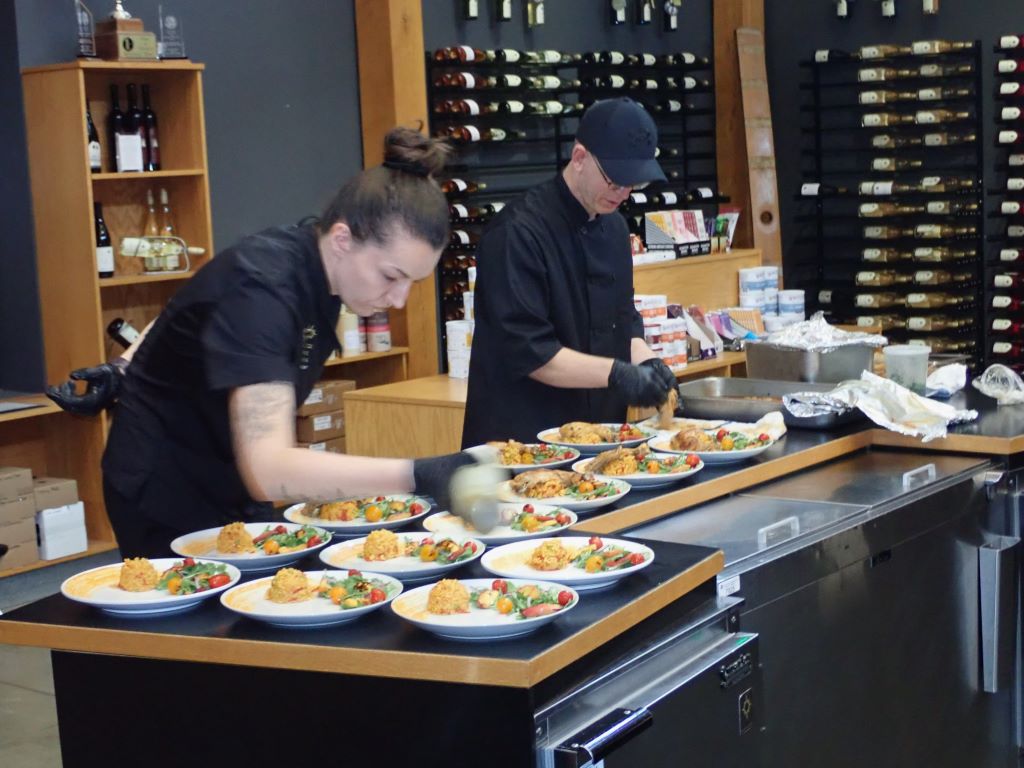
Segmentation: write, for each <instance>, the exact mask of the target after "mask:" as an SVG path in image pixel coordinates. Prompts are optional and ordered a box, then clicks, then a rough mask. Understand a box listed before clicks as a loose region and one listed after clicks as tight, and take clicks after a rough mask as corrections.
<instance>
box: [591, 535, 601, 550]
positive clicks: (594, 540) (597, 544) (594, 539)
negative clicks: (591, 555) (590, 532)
mask: <svg viewBox="0 0 1024 768" xmlns="http://www.w3.org/2000/svg"><path fill="white" fill-rule="evenodd" d="M587 543H588V544H590V546H592V547H593V548H594V549H600V548H601V547H603V546H604V542H603V541H601V537H600V536H591V537H590V541H589V542H587Z"/></svg>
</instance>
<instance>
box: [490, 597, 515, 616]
mask: <svg viewBox="0 0 1024 768" xmlns="http://www.w3.org/2000/svg"><path fill="white" fill-rule="evenodd" d="M495 607H497V609H498V613H512V609H513V608H515V605H514V604H513V603H512V600H511V599H509V598H507V597H500V598H498V602H497V603H495Z"/></svg>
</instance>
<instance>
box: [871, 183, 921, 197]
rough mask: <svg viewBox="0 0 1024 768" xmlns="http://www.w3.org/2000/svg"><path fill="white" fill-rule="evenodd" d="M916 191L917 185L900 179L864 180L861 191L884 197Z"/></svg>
mask: <svg viewBox="0 0 1024 768" xmlns="http://www.w3.org/2000/svg"><path fill="white" fill-rule="evenodd" d="M916 191H917V187H916V186H915V185H913V184H905V183H903V182H899V181H862V182H861V183H860V193H861V194H862V195H873V196H877V197H882V196H887V195H902V194H907V193H909V192H916Z"/></svg>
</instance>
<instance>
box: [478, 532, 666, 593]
mask: <svg viewBox="0 0 1024 768" xmlns="http://www.w3.org/2000/svg"><path fill="white" fill-rule="evenodd" d="M653 562H654V550H653V549H651V548H650V547H647V546H644V545H643V544H639V543H637V542H635V541H625V540H623V539H609V538H603V537H600V536H590V537H589V538H588V537H586V536H563V537H560V538H550V539H535V540H534V541H517V542H515V543H513V544H504V545H502V546H500V547H495V548H494V549H492V550H489V551H488V552H487V554H485V555H484V556H483V559H482V560H481V561H480V564H481V565H483V567H484V568H485V569H487V571H489V572H490V573H493V574H494V575H495V576H502V577H504V578H506V579H519V580H522V579H536V578H544V579H551V580H552V581H557V582H558V583H559V584H568V585H569V586H570V587H573V588H574V589H578V590H585V589H599V588H601V587H607V586H608V585H610V584H614V583H615V582H616V581H618V580H619V579H622V578H625V577H626V576H630V575H632V574H634V573H637V572H638V571H641V570H643V569H644V568H646V567H647V566H649V565H650V564H651V563H653Z"/></svg>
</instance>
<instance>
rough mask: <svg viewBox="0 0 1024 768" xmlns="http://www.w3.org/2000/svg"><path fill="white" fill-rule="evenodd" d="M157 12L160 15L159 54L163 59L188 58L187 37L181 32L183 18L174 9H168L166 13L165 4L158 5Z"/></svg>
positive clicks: (157, 49)
mask: <svg viewBox="0 0 1024 768" xmlns="http://www.w3.org/2000/svg"><path fill="white" fill-rule="evenodd" d="M168 7H169V6H168ZM157 14H158V15H159V16H160V42H158V43H157V45H156V52H157V55H158V56H159V57H160V58H161V59H187V58H188V56H186V55H185V38H184V37H183V36H182V32H181V18H180V17H179V16H178V15H177V14H175V13H174V11H173V10H168V11H167V12H166V13H165V12H164V6H163V4H160V5H158V6H157Z"/></svg>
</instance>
